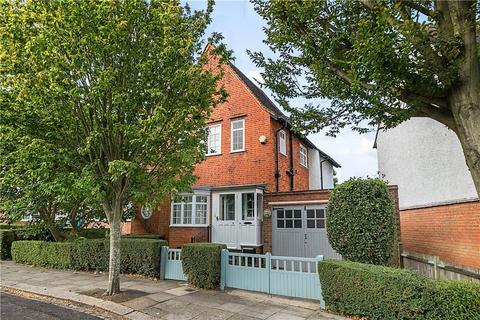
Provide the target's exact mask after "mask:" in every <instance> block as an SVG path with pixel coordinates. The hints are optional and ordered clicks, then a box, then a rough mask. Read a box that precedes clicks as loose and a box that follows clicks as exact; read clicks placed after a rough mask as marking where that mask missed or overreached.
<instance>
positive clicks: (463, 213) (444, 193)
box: [375, 118, 480, 268]
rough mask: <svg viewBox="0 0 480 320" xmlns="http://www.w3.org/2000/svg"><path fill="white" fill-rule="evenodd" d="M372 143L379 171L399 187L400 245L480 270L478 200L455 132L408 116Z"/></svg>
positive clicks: (479, 206) (412, 250)
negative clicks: (375, 151)
mask: <svg viewBox="0 0 480 320" xmlns="http://www.w3.org/2000/svg"><path fill="white" fill-rule="evenodd" d="M375 144H376V148H377V150H378V167H379V172H380V175H381V176H382V177H383V178H384V179H385V180H386V181H388V182H389V183H391V184H395V185H398V196H399V205H400V210H401V211H400V221H401V240H402V244H403V249H404V250H407V251H411V252H416V253H422V254H428V255H433V256H439V257H440V258H441V260H443V261H445V262H448V263H452V264H456V265H461V266H467V267H473V268H480V202H479V201H478V197H477V193H476V191H475V187H474V185H473V181H472V178H471V175H470V172H469V170H468V168H467V166H466V164H465V158H464V156H463V152H462V148H461V146H460V142H459V141H458V138H457V137H456V135H455V134H454V133H453V132H452V131H450V130H448V129H447V128H446V127H445V126H444V125H442V124H439V123H438V122H436V121H434V120H431V119H428V118H412V119H410V120H408V121H406V122H404V123H402V124H400V125H399V126H398V127H396V128H393V129H389V130H386V131H379V132H378V135H377V139H376V143H375Z"/></svg>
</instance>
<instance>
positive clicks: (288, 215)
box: [285, 210, 293, 218]
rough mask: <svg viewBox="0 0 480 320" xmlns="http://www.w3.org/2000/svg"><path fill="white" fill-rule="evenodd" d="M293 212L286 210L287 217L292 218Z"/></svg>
mask: <svg viewBox="0 0 480 320" xmlns="http://www.w3.org/2000/svg"><path fill="white" fill-rule="evenodd" d="M292 217H293V212H292V210H285V218H292Z"/></svg>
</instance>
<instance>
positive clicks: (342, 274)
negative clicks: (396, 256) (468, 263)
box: [318, 260, 480, 320]
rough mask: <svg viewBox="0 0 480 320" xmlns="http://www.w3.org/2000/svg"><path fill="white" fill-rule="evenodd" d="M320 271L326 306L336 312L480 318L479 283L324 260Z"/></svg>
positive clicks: (377, 316)
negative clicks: (430, 277) (445, 279)
mask: <svg viewBox="0 0 480 320" xmlns="http://www.w3.org/2000/svg"><path fill="white" fill-rule="evenodd" d="M318 270H319V274H320V282H321V285H322V293H323V298H324V300H325V304H326V306H327V309H329V310H331V311H334V312H338V313H343V314H347V315H353V316H357V317H366V318H368V319H432V320H433V319H479V318H480V284H475V283H467V282H463V281H438V280H437V281H436V280H432V279H428V278H425V277H422V276H419V275H417V274H415V273H413V272H411V271H407V270H401V269H396V268H389V267H383V266H375V265H369V264H362V263H357V262H349V261H334V260H325V261H322V262H320V263H319V265H318Z"/></svg>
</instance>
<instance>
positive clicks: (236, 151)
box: [230, 149, 247, 153]
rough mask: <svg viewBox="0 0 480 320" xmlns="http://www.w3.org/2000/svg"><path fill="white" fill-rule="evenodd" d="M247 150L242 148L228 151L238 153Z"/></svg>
mask: <svg viewBox="0 0 480 320" xmlns="http://www.w3.org/2000/svg"><path fill="white" fill-rule="evenodd" d="M245 151H247V150H246V149H242V150H234V151H230V153H239V152H245Z"/></svg>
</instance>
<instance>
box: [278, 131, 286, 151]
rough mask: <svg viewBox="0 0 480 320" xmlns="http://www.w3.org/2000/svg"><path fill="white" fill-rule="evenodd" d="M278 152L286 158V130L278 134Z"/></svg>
mask: <svg viewBox="0 0 480 320" xmlns="http://www.w3.org/2000/svg"><path fill="white" fill-rule="evenodd" d="M282 134H283V138H282ZM278 151H279V152H280V153H281V154H283V155H284V156H286V155H287V133H286V132H285V130H280V131H279V132H278Z"/></svg>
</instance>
